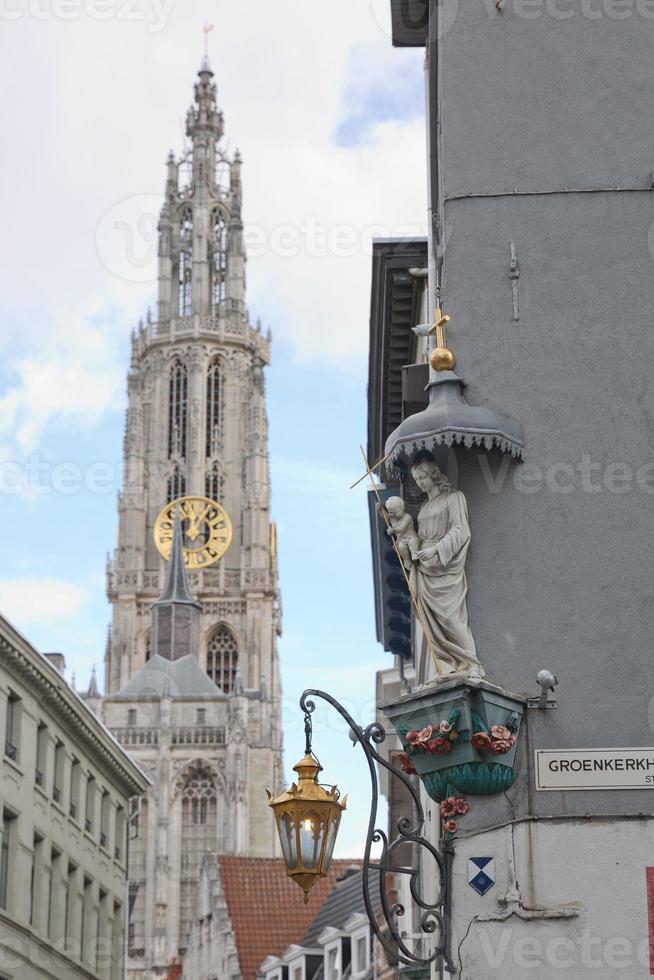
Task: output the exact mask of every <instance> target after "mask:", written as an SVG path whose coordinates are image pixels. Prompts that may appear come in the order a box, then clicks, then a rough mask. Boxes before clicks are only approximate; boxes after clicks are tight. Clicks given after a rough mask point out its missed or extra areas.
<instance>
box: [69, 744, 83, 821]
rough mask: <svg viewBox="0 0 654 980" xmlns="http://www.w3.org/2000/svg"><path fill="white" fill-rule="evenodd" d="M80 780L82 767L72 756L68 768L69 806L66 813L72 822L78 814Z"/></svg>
mask: <svg viewBox="0 0 654 980" xmlns="http://www.w3.org/2000/svg"><path fill="white" fill-rule="evenodd" d="M81 780H82V765H81V763H80V761H79V759H76V758H75V757H74V756H73V761H72V763H71V767H70V806H69V807H68V812H69V814H70V816H71V817H72V818H73V820H75V819H76V818H77V815H78V813H79V793H80V785H81Z"/></svg>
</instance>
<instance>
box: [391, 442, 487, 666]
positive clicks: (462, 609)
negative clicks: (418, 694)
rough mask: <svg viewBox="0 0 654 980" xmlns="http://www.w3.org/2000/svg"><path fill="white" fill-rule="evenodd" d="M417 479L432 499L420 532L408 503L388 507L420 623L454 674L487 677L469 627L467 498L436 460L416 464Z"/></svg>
mask: <svg viewBox="0 0 654 980" xmlns="http://www.w3.org/2000/svg"><path fill="white" fill-rule="evenodd" d="M411 474H412V476H413V479H414V480H415V481H416V484H417V485H418V487H419V488H420V490H422V492H423V493H425V494H426V495H427V499H426V501H425V502H424V503H423V505H422V507H421V508H420V512H419V514H418V530H417V533H416V530H415V526H414V524H413V518H412V517H411V516H410V515H408V514H406V513H405V512H404V502H403V501H402V500H401V499H400V498H399V497H391V498H390V499H389V500H388V501H387V502H386V509H387V512H388V524H389V527H388V533H389V534H390V535H391V536H393V537H394V538H395V540H396V545H397V551H398V554H399V556H400V557H401V560H402V561H403V563H404V565H405V567H406V568H407V570H409V569H410V571H409V584H410V588H411V591H412V593H413V598H414V601H415V604H416V607H417V610H416V611H417V613H418V619H419V621H420V622H421V624H422V627H423V630H424V631H425V633H429V636H427V642H428V643H429V645H430V647H431V648H432V650H433V652H434V653H435V655H436V656H437V657H438V658H439V659H441V660H443V661H445V663H447V664H448V665H449V666H450V668H451V670H452V672H453V673H457V674H465V675H466V676H468V677H473V678H474V677H477V678H482V677H484V676H485V675H484V670H483V668H482V666H481V664H480V662H479V660H478V658H477V651H476V649H475V641H474V639H473V636H472V633H471V632H470V627H469V625H468V606H467V594H468V583H467V580H466V573H465V564H466V557H467V554H468V547H469V545H470V526H469V524H468V507H467V505H466V498H465V497H464V495H463V494H462V493H461V491H459V490H455V489H453V487H452V486H451V485H450V483H449V481H448V479H447V478H446V477H445V476H444V475H443V473H441V471H440V469H439V468H438V466H437V465H436V463H435V462H434V461H433V460H432V459H425V460H421V461H420V462H418V463H416V464H415V465H414V466H413V467H412V469H411Z"/></svg>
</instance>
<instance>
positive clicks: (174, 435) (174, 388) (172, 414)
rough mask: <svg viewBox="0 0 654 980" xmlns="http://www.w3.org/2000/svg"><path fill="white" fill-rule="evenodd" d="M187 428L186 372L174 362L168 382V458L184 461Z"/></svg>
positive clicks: (178, 363)
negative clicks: (177, 458) (178, 458)
mask: <svg viewBox="0 0 654 980" xmlns="http://www.w3.org/2000/svg"><path fill="white" fill-rule="evenodd" d="M187 428H188V371H187V370H186V366H185V365H184V364H182V362H181V361H180V360H176V361H174V363H173V365H172V367H171V369H170V376H169V381H168V458H169V459H173V458H174V457H176V456H179V457H181V458H182V459H186V433H187Z"/></svg>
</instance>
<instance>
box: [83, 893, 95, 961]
mask: <svg viewBox="0 0 654 980" xmlns="http://www.w3.org/2000/svg"><path fill="white" fill-rule="evenodd" d="M92 919H93V880H92V879H91V878H87V877H86V875H85V876H84V890H83V892H82V927H81V930H80V940H79V944H80V959H82V960H85V961H86V962H87V963H92V962H93V960H94V956H93V954H92V949H93V945H94V944H93V942H91V937H92V936H93V935H94V929H93V922H92Z"/></svg>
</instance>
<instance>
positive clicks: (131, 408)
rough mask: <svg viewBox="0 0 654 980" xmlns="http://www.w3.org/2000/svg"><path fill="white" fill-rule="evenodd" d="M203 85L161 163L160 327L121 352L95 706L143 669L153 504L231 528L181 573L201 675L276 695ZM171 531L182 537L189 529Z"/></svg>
mask: <svg viewBox="0 0 654 980" xmlns="http://www.w3.org/2000/svg"><path fill="white" fill-rule="evenodd" d="M212 77H213V73H212V71H211V70H210V68H209V65H208V62H207V60H206V59H205V60H204V61H203V64H202V67H201V69H200V72H199V75H198V81H197V83H196V85H195V104H194V105H193V106H192V108H191V109H190V110H189V112H188V115H187V118H186V132H187V135H188V137H189V140H190V147H189V150H188V152H186V153H185V154H184V155H183V157H182V158H181V160H179V161H178V160H176V159H175V158H174V157H173V155H172V153H171V154H170V156H169V157H168V163H167V181H166V191H165V201H164V205H163V208H162V211H161V218H160V222H159V302H158V308H159V318H158V321H157V322H156V323H154V322H147V323H146V324H144V325H141V326H140V327H139V329H138V330H137V331H136V332H135V333H134V335H133V338H132V361H131V367H130V371H129V376H128V382H127V385H128V397H129V401H128V409H127V420H126V427H125V442H124V488H123V492H122V493H121V495H120V499H119V528H118V547H117V550H116V553H115V555H114V558H113V560H111V561H110V562H109V565H108V572H107V583H108V584H107V591H108V596H109V599H110V601H111V604H112V607H113V623H112V629H111V636H110V640H109V643H108V647H107V655H106V690H107V692H108V693H113V692H115V691H117V690H119V689H120V687H121V686H123V685H124V684H125V683H126V682H127V681H128V680H129V678H130V677H131V676H132V675H133V674H134V673H135V671H136V670H138V669H139V667H141V666H143V664H144V663H145V662H146V660H147V659H148V656H149V650H150V608H151V606H152V604H153V603H154V602H155V601H156V600H157V598H158V597H159V595H160V593H161V589H162V587H163V582H164V574H165V563H164V562H162V561H161V558H160V555H159V553H158V551H157V547H156V542H155V538H154V533H153V532H154V527H155V522H156V519H157V516H158V514H159V513H160V511H161V509H162V508H163V507H164V505H165V504H166V503H169V502H171V501H174V500H177V499H178V498H182V497H185V496H195V497H206V498H209V499H210V500H214V501H217V502H218V503H220V504H221V505H222V507H224V509H225V510H226V511H227V514H228V515H229V518H230V520H231V524H232V525H233V537H232V541H231V544H230V546H229V548H228V549H227V552H226V554H225V555H224V557H223V558H222V559H221V560H220V561H219V562H216V563H214V564H212V565H211V566H210V567H196V568H194V567H193V564H192V563H189V562H188V560H187V565H188V567H189V573H190V576H189V577H190V585H191V589H192V592H193V595H194V597H195V599H196V600H197V601H198V602H200V603H201V605H202V617H201V624H200V645H199V649H198V658H199V661H200V664H201V665H202V667H203V668H204V669H206V670H207V671H208V672H209V674H210V676H211V677H212V679H213V680H215V681H216V683H217V684H218V686H219V687H221V688H222V690H223V691H224V692H225V693H229V691H230V690H231V687H232V685H233V680H234V673H235V669H236V664H237V662H238V666H239V668H240V671H241V676H242V678H243V683H244V685H245V686H246V687H251V688H255V687H257V688H258V687H259V686H260V684H261V678H262V676H263V677H264V678H265V680H266V682H267V684H268V686H269V689H270V691H271V692H273V693H274V692H276V691H277V689H278V684H279V680H278V665H277V657H276V653H275V635H276V633H278V630H279V618H280V611H279V595H278V591H277V575H276V568H275V553H274V540H275V535H274V531H273V529H272V526H271V522H270V483H269V468H268V432H267V418H266V405H265V389H264V371H263V369H264V367H265V365H267V364H268V362H269V358H270V336H267V337H264V336H263V335H262V333H261V332H260V330H259V329H257V328H255V327H253V326H251V324H250V322H249V320H248V314H247V309H246V306H245V262H246V258H245V253H244V248H243V224H242V218H241V159H240V156H239V154H238V152H237V153H236V154H235V155H234V156H233V157H232V158H231V159H230V158H229V157H228V156H227V155H226V154H225V152H223V150H222V149H221V138H222V135H223V117H222V113H221V112H219V111H218V109H217V107H216V87H215V85H214V84H213V82H212ZM183 529H184V532H185V535H186V534H187V533H188V532H189V531H191V533H192V528H191V527H189V522H185V524H184V528H183ZM185 544H186V545H188V546H189V550H192V542H191V541H190V540H188V539H187V540H186V541H185ZM187 559H188V554H187ZM225 631H227V634H226V632H225ZM228 650H229V651H231V654H230V656H227V655H226V654H227V651H228Z"/></svg>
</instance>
